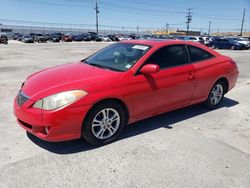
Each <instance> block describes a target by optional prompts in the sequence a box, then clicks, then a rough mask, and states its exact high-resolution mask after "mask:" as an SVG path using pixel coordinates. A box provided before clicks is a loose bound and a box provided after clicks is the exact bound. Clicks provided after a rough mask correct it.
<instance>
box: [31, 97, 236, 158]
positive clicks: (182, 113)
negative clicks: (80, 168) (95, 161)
mask: <svg viewBox="0 0 250 188" xmlns="http://www.w3.org/2000/svg"><path fill="white" fill-rule="evenodd" d="M237 104H239V103H238V102H237V101H235V100H232V99H229V98H225V99H224V100H223V103H222V104H221V106H220V107H219V108H217V109H215V110H218V109H220V108H230V107H232V106H235V105H237ZM210 111H211V110H209V109H206V108H204V107H203V106H202V105H194V106H190V107H186V108H183V109H179V110H175V111H172V112H168V113H164V114H161V115H158V116H155V117H152V118H148V119H145V120H142V121H139V122H136V123H133V124H130V125H128V126H127V127H126V128H125V130H124V132H123V133H122V135H121V137H120V140H122V139H126V138H129V137H132V136H136V135H139V134H143V133H145V132H149V131H152V130H155V129H159V128H167V129H172V128H173V125H174V124H175V123H178V122H180V121H183V120H185V119H189V118H192V117H195V116H199V115H202V114H204V113H207V112H210ZM27 136H28V138H29V139H30V140H31V141H32V142H34V143H35V144H36V145H38V146H40V147H41V148H43V149H45V150H47V151H50V152H53V153H56V154H71V153H77V152H83V151H87V150H92V149H97V147H94V146H91V145H89V144H88V143H87V142H86V141H85V140H84V139H77V140H71V141H65V142H47V141H44V140H41V139H39V138H37V137H35V136H33V135H32V134H30V133H28V132H27ZM117 142H119V140H118V141H117Z"/></svg>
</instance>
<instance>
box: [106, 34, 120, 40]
mask: <svg viewBox="0 0 250 188" xmlns="http://www.w3.org/2000/svg"><path fill="white" fill-rule="evenodd" d="M108 37H109V38H110V39H111V40H112V41H113V42H117V41H119V38H118V37H117V36H116V35H108Z"/></svg>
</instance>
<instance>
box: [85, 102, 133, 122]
mask: <svg viewBox="0 0 250 188" xmlns="http://www.w3.org/2000/svg"><path fill="white" fill-rule="evenodd" d="M106 102H115V103H118V104H120V105H121V106H122V107H123V109H124V112H125V115H126V120H127V123H128V121H129V117H130V115H129V109H128V106H127V105H126V103H125V102H124V101H122V100H121V99H118V98H106V99H101V100H100V101H97V102H96V103H94V104H93V105H92V107H91V108H90V109H89V110H88V112H87V114H86V115H85V118H84V119H83V123H82V125H83V124H84V121H85V119H86V117H87V116H88V115H89V113H90V112H91V110H92V109H94V108H95V107H96V106H98V105H100V104H103V103H106Z"/></svg>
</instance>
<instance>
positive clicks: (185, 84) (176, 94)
mask: <svg viewBox="0 0 250 188" xmlns="http://www.w3.org/2000/svg"><path fill="white" fill-rule="evenodd" d="M145 64H157V65H159V67H160V71H159V72H158V73H152V74H146V75H144V74H141V73H140V72H139V70H138V73H137V74H136V75H134V77H133V89H134V93H136V94H135V95H134V96H133V101H134V112H133V114H134V116H135V117H136V118H137V119H138V118H141V117H145V116H150V115H151V114H157V113H160V112H163V111H168V110H171V109H174V108H177V107H181V106H185V105H187V104H189V103H190V102H191V98H192V95H193V91H194V88H195V82H196V81H195V70H194V67H193V65H191V64H189V63H188V57H187V51H186V47H185V45H171V46H166V47H162V48H160V49H158V50H157V51H156V52H154V53H153V54H152V55H151V56H150V57H149V58H148V59H147V60H146V61H145V63H144V65H145Z"/></svg>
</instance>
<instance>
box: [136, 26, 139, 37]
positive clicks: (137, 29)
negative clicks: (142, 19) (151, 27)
mask: <svg viewBox="0 0 250 188" xmlns="http://www.w3.org/2000/svg"><path fill="white" fill-rule="evenodd" d="M136 32H137V36H138V34H139V26H137V27H136Z"/></svg>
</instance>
